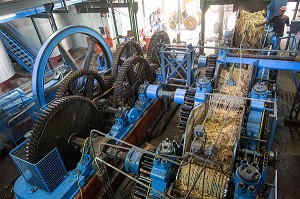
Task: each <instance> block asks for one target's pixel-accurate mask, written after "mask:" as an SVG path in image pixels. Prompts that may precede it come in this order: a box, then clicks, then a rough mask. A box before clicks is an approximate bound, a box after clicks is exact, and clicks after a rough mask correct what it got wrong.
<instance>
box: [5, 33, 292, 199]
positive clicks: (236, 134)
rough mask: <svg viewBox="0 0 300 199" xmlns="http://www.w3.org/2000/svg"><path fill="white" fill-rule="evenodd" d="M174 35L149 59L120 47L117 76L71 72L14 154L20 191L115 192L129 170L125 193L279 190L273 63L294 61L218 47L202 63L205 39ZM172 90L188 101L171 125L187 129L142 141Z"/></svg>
mask: <svg viewBox="0 0 300 199" xmlns="http://www.w3.org/2000/svg"><path fill="white" fill-rule="evenodd" d="M169 43H170V42H169V38H168V35H167V34H166V33H165V32H163V31H161V32H157V33H155V34H154V36H153V37H152V39H151V41H150V45H149V48H148V52H147V57H146V59H145V58H144V57H143V56H142V55H139V54H138V49H139V48H138V47H133V48H134V49H135V51H136V52H137V53H136V54H134V56H133V57H130V58H129V56H128V57H127V56H124V57H126V58H123V55H122V54H123V53H120V55H119V56H116V57H118V58H117V60H114V61H115V65H116V68H117V67H118V69H116V70H117V71H118V72H117V74H116V76H115V77H114V75H113V74H112V75H99V74H98V73H95V72H92V71H90V70H81V71H78V72H75V73H73V74H72V75H70V76H68V77H67V78H66V79H65V81H64V82H63V83H62V84H61V88H60V89H59V92H58V95H57V98H56V100H54V101H53V102H51V103H50V104H47V106H46V107H47V108H46V109H45V110H43V113H42V114H41V117H40V118H39V120H38V121H37V122H36V123H35V127H34V128H33V131H32V133H31V137H30V138H29V140H26V141H25V142H24V143H22V144H21V145H20V146H19V147H17V148H16V149H14V150H13V151H12V152H11V154H10V155H11V157H12V159H13V160H14V162H15V163H16V165H17V167H18V168H19V170H20V172H21V173H22V176H21V177H19V179H18V180H17V181H16V183H15V188H14V191H15V194H16V198H41V197H42V198H73V197H75V198H79V197H84V198H93V197H95V192H96V193H97V192H99V193H98V194H99V195H98V197H99V198H116V196H115V190H116V187H118V186H119V185H120V181H122V180H123V179H124V176H126V177H127V178H129V179H130V180H132V181H134V183H135V184H134V186H133V188H132V192H131V193H132V194H129V195H125V194H124V196H123V197H124V198H129V197H133V198H226V197H227V198H236V199H239V198H249V199H251V198H253V199H254V198H274V197H273V196H274V195H276V194H275V193H276V190H277V173H276V172H274V171H272V169H271V166H274V165H275V163H276V152H273V151H272V142H273V138H274V133H275V128H276V118H277V97H276V93H277V86H276V78H275V79H272V78H270V74H271V73H270V70H271V69H276V70H298V69H297V63H295V62H293V61H289V60H288V58H286V57H280V58H278V57H277V58H276V57H273V56H261V55H259V56H258V55H243V54H240V55H237V54H232V53H230V52H229V50H222V49H221V50H220V51H219V53H218V55H217V56H216V55H210V56H207V57H202V59H201V63H200V64H201V65H205V66H206V69H205V72H204V73H200V68H199V67H197V66H195V65H194V59H195V49H196V48H199V46H191V45H188V46H175V45H171V44H169ZM133 45H135V44H133ZM236 50H238V49H236ZM127 52H128V51H127ZM129 52H131V50H129ZM275 59H277V60H275ZM116 63H118V64H116ZM154 71H155V74H154ZM202 72H203V71H202ZM155 75H156V76H155ZM113 78H115V81H114V80H113ZM112 82H114V86H113V87H112V86H111V85H112ZM169 100H171V101H173V102H174V103H176V104H182V107H181V111H180V119H179V121H178V127H179V129H178V132H174V133H177V134H179V135H180V137H182V139H181V140H177V141H173V140H172V141H171V140H169V139H164V140H162V141H161V143H160V144H159V145H157V146H153V147H152V148H150V149H148V150H146V149H142V148H140V146H141V144H142V143H143V142H144V141H145V137H146V131H147V128H148V127H149V126H150V125H151V123H153V121H154V120H155V118H156V117H158V115H159V112H162V109H163V108H162V107H163V103H162V102H164V103H167V102H168V101H169ZM274 173H275V175H274ZM121 174H122V175H121ZM120 176H123V178H122V177H120ZM267 176H268V177H267ZM97 178H98V179H99V180H100V182H99V181H97ZM273 180H274V181H273Z"/></svg>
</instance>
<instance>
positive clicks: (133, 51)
mask: <svg viewBox="0 0 300 199" xmlns="http://www.w3.org/2000/svg"><path fill="white" fill-rule="evenodd" d="M136 55H141V56H142V55H143V51H142V48H141V46H140V44H138V43H137V42H135V41H129V42H127V43H125V44H124V45H122V46H119V47H117V50H116V52H115V53H114V56H113V60H114V63H113V65H112V76H113V77H114V78H116V77H117V75H118V71H119V69H120V67H121V66H122V64H123V63H124V62H125V61H126V60H128V59H129V58H130V57H134V56H136Z"/></svg>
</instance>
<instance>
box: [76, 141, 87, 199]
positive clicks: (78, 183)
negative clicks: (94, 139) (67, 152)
mask: <svg viewBox="0 0 300 199" xmlns="http://www.w3.org/2000/svg"><path fill="white" fill-rule="evenodd" d="M88 139H89V138H86V139H85V141H84V144H83V148H82V153H81V158H80V161H79V164H78V165H81V162H82V159H83V155H84V152H85V146H86V142H87V140H88ZM79 173H80V166H78V169H77V177H76V181H77V185H78V188H79V191H80V198H81V199H83V194H82V190H81V186H80V182H79Z"/></svg>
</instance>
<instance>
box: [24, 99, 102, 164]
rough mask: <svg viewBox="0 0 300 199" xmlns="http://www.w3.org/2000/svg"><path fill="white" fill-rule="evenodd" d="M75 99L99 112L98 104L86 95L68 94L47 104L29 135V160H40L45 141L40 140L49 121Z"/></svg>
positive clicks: (27, 149)
mask: <svg viewBox="0 0 300 199" xmlns="http://www.w3.org/2000/svg"><path fill="white" fill-rule="evenodd" d="M74 101H80V102H81V103H83V102H85V103H88V104H89V106H90V107H91V108H92V107H93V108H94V110H95V112H96V113H97V111H96V110H97V107H96V105H95V104H94V103H92V102H91V100H90V99H88V98H85V97H81V96H68V97H63V98H60V99H59V100H56V101H53V102H52V103H51V104H49V105H48V106H47V108H46V110H45V111H44V114H42V116H41V117H40V118H39V119H38V121H37V122H36V123H35V124H34V126H33V128H32V133H31V136H30V137H29V141H28V143H27V145H26V154H25V155H26V157H27V158H28V161H29V162H31V163H36V162H38V161H39V157H40V155H38V154H39V153H40V152H39V150H38V146H42V145H43V143H41V142H40V138H41V136H43V133H44V131H45V128H46V125H47V123H48V121H49V120H51V119H52V118H53V116H54V114H56V112H57V111H58V110H59V109H61V108H62V107H64V106H65V105H67V104H69V103H72V102H74ZM93 108H92V109H93ZM46 113H47V114H46ZM94 117H96V118H97V117H98V115H95V116H94ZM62 128H63V127H62ZM68 128H69V127H68ZM76 130H77V129H76ZM50 142H51V140H50ZM54 145H55V144H54ZM53 147H56V146H53Z"/></svg>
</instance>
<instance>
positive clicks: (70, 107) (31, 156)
mask: <svg viewBox="0 0 300 199" xmlns="http://www.w3.org/2000/svg"><path fill="white" fill-rule="evenodd" d="M99 118H100V117H99V116H98V110H97V107H96V106H95V105H94V104H93V103H92V102H91V101H90V100H89V99H88V98H85V97H80V96H68V97H64V98H61V99H58V100H55V101H53V102H52V103H50V104H49V105H48V108H47V109H46V110H45V111H44V112H43V114H42V115H41V117H40V118H39V120H38V121H37V122H36V123H35V125H34V127H33V130H32V134H31V137H30V139H29V142H28V144H27V150H26V153H27V157H28V161H29V162H32V163H36V162H38V161H39V160H41V159H42V158H43V157H44V156H45V155H47V154H48V153H49V152H50V151H51V150H53V149H54V148H57V149H58V151H59V154H60V156H61V158H62V161H63V163H64V165H65V167H66V169H67V170H68V171H70V170H72V169H74V168H75V167H76V164H77V163H78V161H79V159H80V157H81V153H80V149H78V148H74V147H73V146H71V145H70V144H69V139H70V136H71V135H76V136H78V137H80V138H83V139H86V138H87V137H88V136H89V133H90V131H91V130H92V129H98V130H101V127H100V125H101V122H100V120H99Z"/></svg>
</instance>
